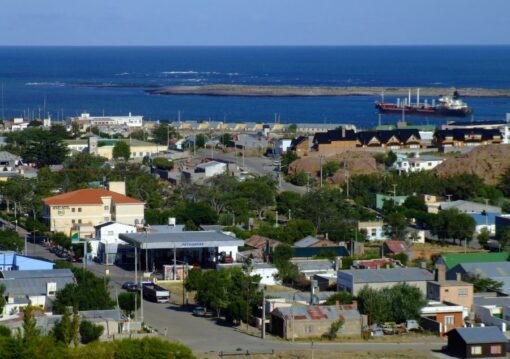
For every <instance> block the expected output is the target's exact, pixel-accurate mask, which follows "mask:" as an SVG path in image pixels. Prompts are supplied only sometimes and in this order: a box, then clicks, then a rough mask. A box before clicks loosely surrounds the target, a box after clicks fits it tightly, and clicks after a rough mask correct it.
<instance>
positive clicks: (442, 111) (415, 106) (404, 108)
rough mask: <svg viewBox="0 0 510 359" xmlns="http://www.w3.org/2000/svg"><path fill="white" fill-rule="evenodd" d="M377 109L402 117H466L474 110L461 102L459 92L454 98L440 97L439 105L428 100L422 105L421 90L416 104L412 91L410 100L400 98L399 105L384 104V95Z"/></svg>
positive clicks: (417, 94) (376, 105)
mask: <svg viewBox="0 0 510 359" xmlns="http://www.w3.org/2000/svg"><path fill="white" fill-rule="evenodd" d="M375 108H376V109H378V110H379V112H380V113H383V114H388V115H402V116H405V115H410V116H441V117H466V116H469V115H471V114H472V113H473V109H472V108H471V107H469V106H468V105H467V103H465V102H464V101H462V100H461V98H460V95H459V93H458V92H457V91H455V92H454V93H453V96H441V97H439V99H438V101H437V103H436V101H435V100H432V102H431V103H428V101H427V100H425V101H424V102H423V103H420V89H418V90H417V92H416V102H415V103H413V102H412V99H411V90H409V96H408V98H405V99H400V98H399V99H397V103H388V102H384V95H383V96H382V100H381V101H378V102H376V103H375Z"/></svg>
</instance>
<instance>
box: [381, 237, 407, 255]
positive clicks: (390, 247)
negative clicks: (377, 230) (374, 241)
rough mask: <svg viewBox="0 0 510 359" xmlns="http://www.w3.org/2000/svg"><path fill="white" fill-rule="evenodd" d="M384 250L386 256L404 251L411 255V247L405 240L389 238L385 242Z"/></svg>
mask: <svg viewBox="0 0 510 359" xmlns="http://www.w3.org/2000/svg"><path fill="white" fill-rule="evenodd" d="M382 251H383V255H384V256H388V255H395V254H399V253H404V254H406V255H408V257H409V256H410V255H409V253H410V251H411V248H410V247H409V245H408V244H407V243H406V242H405V241H395V240H387V241H385V242H384V243H383V248H382Z"/></svg>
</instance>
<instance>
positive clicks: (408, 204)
mask: <svg viewBox="0 0 510 359" xmlns="http://www.w3.org/2000/svg"><path fill="white" fill-rule="evenodd" d="M403 206H404V207H405V208H407V209H408V210H415V211H421V212H427V205H426V204H425V200H424V199H423V198H422V197H418V196H409V197H407V198H406V200H405V201H404V203H403Z"/></svg>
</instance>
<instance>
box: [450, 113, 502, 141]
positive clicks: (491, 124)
mask: <svg viewBox="0 0 510 359" xmlns="http://www.w3.org/2000/svg"><path fill="white" fill-rule="evenodd" d="M509 126H510V122H509V120H508V119H507V120H506V121H505V120H492V121H452V122H448V123H447V124H446V125H443V126H441V129H443V130H454V129H483V130H499V131H500V132H501V134H502V135H503V142H502V143H503V144H507V143H509V139H510V131H509Z"/></svg>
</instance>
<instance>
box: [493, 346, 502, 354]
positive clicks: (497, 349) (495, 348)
mask: <svg viewBox="0 0 510 359" xmlns="http://www.w3.org/2000/svg"><path fill="white" fill-rule="evenodd" d="M491 354H501V345H491Z"/></svg>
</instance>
